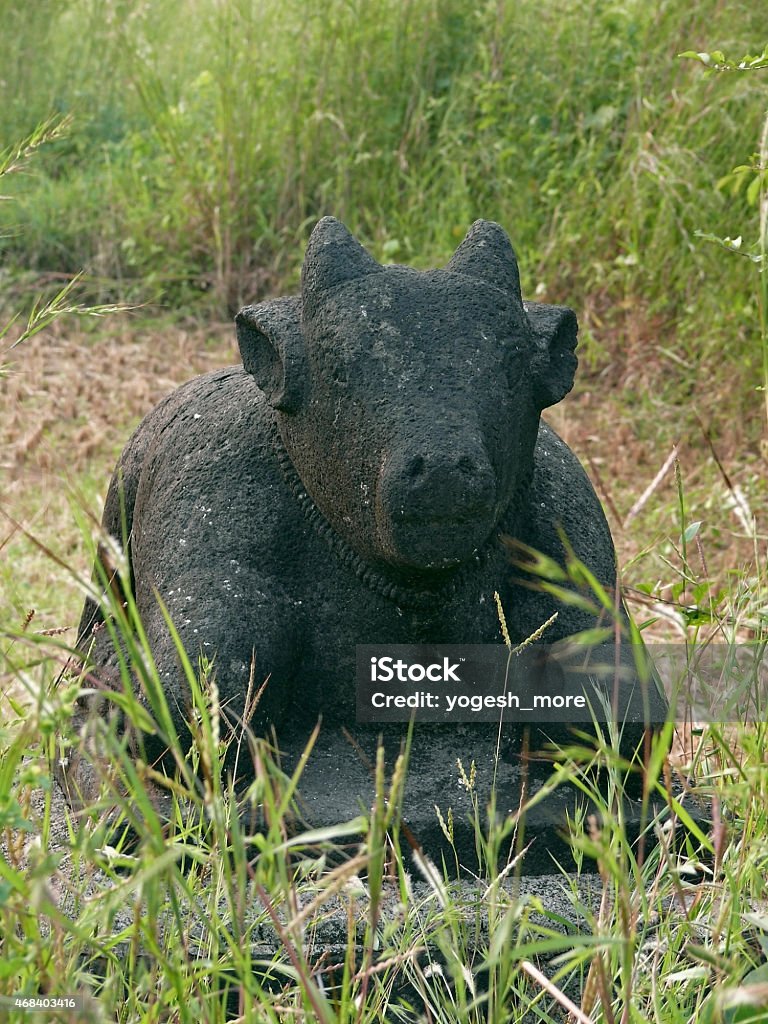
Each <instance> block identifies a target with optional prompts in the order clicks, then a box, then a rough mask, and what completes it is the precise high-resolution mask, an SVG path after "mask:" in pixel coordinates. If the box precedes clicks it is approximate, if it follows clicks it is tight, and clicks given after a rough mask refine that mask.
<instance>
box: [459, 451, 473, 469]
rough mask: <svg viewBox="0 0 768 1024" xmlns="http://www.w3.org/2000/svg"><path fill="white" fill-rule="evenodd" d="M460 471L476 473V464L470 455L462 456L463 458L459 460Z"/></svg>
mask: <svg viewBox="0 0 768 1024" xmlns="http://www.w3.org/2000/svg"><path fill="white" fill-rule="evenodd" d="M459 469H460V470H461V472H462V473H467V474H469V473H474V471H475V463H474V462H473V460H472V459H471V458H470V456H469V455H462V456H461V458H460V459H459Z"/></svg>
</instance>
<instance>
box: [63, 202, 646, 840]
mask: <svg viewBox="0 0 768 1024" xmlns="http://www.w3.org/2000/svg"><path fill="white" fill-rule="evenodd" d="M237 332H238V341H239V344H240V350H241V354H242V359H243V366H242V367H240V366H238V367H232V368H230V369H226V370H223V371H219V372H216V373H211V374H207V375H205V376H203V377H199V378H197V379H195V380H193V381H190V382H189V383H188V384H186V385H185V386H184V387H182V388H180V389H179V390H178V391H176V392H174V393H173V394H172V395H170V396H169V397H168V398H167V399H165V401H164V402H162V403H161V404H160V405H159V406H158V407H157V408H156V409H155V410H154V411H153V412H151V413H150V414H149V415H148V416H147V418H146V419H145V420H144V421H143V423H142V424H141V425H140V426H139V428H138V429H137V431H136V432H135V434H134V435H133V437H132V438H131V440H130V441H129V443H128V445H127V447H126V449H125V451H124V452H123V455H122V457H121V459H120V463H119V465H118V468H117V470H116V473H115V476H114V479H113V481H112V485H111V487H110V490H109V494H108V497H107V502H106V507H105V513H104V526H105V528H106V529H107V530H108V531H109V532H110V533H111V534H113V535H114V536H115V537H117V538H121V537H123V534H124V526H123V524H125V530H127V537H128V541H129V555H130V564H131V570H132V583H133V587H134V591H135V596H136V601H137V605H138V608H139V610H140V612H141V615H142V618H143V622H144V626H145V629H146V632H147V636H148V638H149V642H150V644H151V647H152V651H153V654H154V659H155V662H156V664H157V666H158V669H159V673H160V676H161V679H162V682H163V685H164V687H165V690H166V692H167V694H168V696H169V699H170V703H171V706H172V708H173V710H174V714H175V716H176V721H177V725H178V727H179V728H180V729H182V730H183V725H184V720H185V717H186V713H187V709H188V706H189V694H188V688H187V683H186V681H185V678H184V675H183V673H182V672H181V671H180V668H179V658H178V652H177V650H176V649H175V647H174V643H173V641H172V639H171V636H170V633H169V630H168V628H167V625H166V622H165V620H164V617H163V613H162V611H161V609H160V607H159V605H158V602H157V599H156V594H157V595H159V596H160V597H161V598H162V601H163V602H164V603H165V605H166V606H167V608H168V610H169V612H170V614H171V616H172V618H173V620H174V623H175V625H176V628H177V629H178V632H179V635H180V637H181V640H182V642H183V644H184V646H185V648H186V650H187V652H188V653H189V654H190V656H191V657H192V659H193V661H195V660H196V659H197V658H198V656H199V655H200V654H203V655H205V656H207V657H208V658H213V659H214V666H215V673H216V679H217V683H218V688H219V694H220V697H221V701H222V704H223V705H224V706H225V707H226V709H227V713H228V714H229V716H230V717H231V718H233V719H237V718H238V716H240V715H242V713H243V705H244V699H245V694H246V691H247V689H248V682H249V676H250V673H251V668H252V664H253V666H254V678H255V681H256V683H257V684H260V683H261V682H262V681H263V680H265V679H267V678H268V679H269V682H268V685H267V687H266V690H265V692H264V695H263V697H262V699H261V702H260V704H259V706H258V709H257V712H256V716H255V718H254V720H253V723H252V724H253V726H254V727H255V728H256V729H257V730H263V729H266V728H269V727H274V728H275V729H276V730H277V733H278V736H279V739H280V745H281V747H282V748H283V749H284V750H286V752H287V755H288V759H289V760H290V757H291V754H292V753H293V754H295V753H296V751H297V750H298V749H301V746H303V742H304V740H305V739H306V736H307V734H308V731H309V730H310V729H311V727H312V726H313V725H314V723H315V722H316V720H317V719H318V716H322V718H323V723H324V727H323V737H325V739H323V740H322V742H321V748H322V749H320V751H319V753H318V755H317V757H316V761H315V762H314V763H317V764H320V763H321V762H322V759H323V757H325V762H326V764H327V763H328V761H329V758H330V759H333V758H334V757H347V758H349V759H350V761H351V759H352V756H353V755H352V754H350V753H349V752H348V748H346V747H343V745H342V743H341V741H340V739H339V731H338V730H339V728H340V727H341V726H347V727H350V728H352V731H355V730H354V716H355V711H354V708H355V703H354V701H355V693H354V677H355V675H354V674H355V646H356V644H361V643H368V644H375V643H390V644H391V643H397V644H409V643H473V644H478V643H481V644H493V643H500V642H501V637H500V631H499V622H498V617H497V610H496V605H495V603H494V599H493V595H494V592H498V594H499V595H500V597H501V601H502V604H503V607H504V609H505V612H506V616H507V623H508V626H509V631H510V634H511V639H512V641H513V642H521V641H523V640H525V639H526V638H527V637H529V636H530V635H531V634H533V633H534V632H535V631H536V630H537V629H539V627H541V625H542V624H543V623H544V622H545V621H546V620H548V619H549V618H550V617H551V616H552V615H553V613H554V612H555V611H557V612H558V618H557V620H556V622H555V623H554V624H553V625H552V626H551V628H550V629H549V630H548V632H547V636H546V639H547V640H548V641H550V642H551V641H556V640H559V639H562V638H565V637H568V636H571V635H573V634H574V633H577V632H579V631H581V630H584V629H588V628H590V627H592V626H594V625H595V619H594V617H593V616H592V615H591V614H589V613H588V612H587V611H585V610H583V609H582V608H580V607H578V606H576V605H572V604H571V605H567V604H558V603H557V602H556V601H555V600H554V599H553V598H552V597H551V596H550V595H548V594H547V593H544V592H542V591H541V590H536V589H531V588H530V587H529V586H527V585H526V583H527V582H529V581H527V580H526V574H525V572H524V571H522V570H521V569H520V567H519V566H517V567H516V566H514V565H513V564H512V561H511V559H510V549H509V544H508V541H509V540H510V538H511V539H514V541H515V542H520V543H522V544H524V545H527V546H528V547H530V548H533V549H536V550H538V551H540V552H543V553H544V554H546V555H547V556H549V557H550V558H552V559H554V560H555V561H556V562H562V561H563V557H564V548H563V542H562V537H563V536H564V537H567V540H568V543H569V544H570V545H571V547H572V549H573V551H574V552H575V554H576V556H577V557H578V558H579V559H581V560H582V561H583V562H584V563H585V564H586V565H587V566H588V568H589V569H590V571H591V572H592V574H593V575H594V577H595V578H596V579H597V580H598V581H599V582H600V583H601V584H602V586H603V587H605V588H606V589H607V590H608V591H609V592H610V591H612V590H613V588H614V585H615V563H614V551H613V545H612V542H611V537H610V533H609V530H608V526H607V524H606V521H605V517H604V515H603V512H602V509H601V508H600V504H599V502H598V500H597V497H596V496H595V493H594V491H593V489H592V486H591V484H590V483H589V480H588V479H587V477H586V475H585V473H584V471H583V469H582V468H581V466H580V465H579V462H578V460H577V459H576V457H575V456H574V455H573V453H572V452H571V451H570V450H569V449H568V447H567V446H566V445H565V444H564V443H563V441H562V440H561V439H560V438H559V437H558V436H557V435H556V434H555V432H554V431H553V430H552V429H551V428H550V427H549V426H547V425H546V424H545V423H543V422H542V421H541V420H540V413H541V410H542V409H544V408H546V407H547V406H550V405H552V404H554V403H556V402H558V401H559V400H560V399H561V398H563V397H564V395H565V394H567V392H568V391H569V390H570V388H571V386H572V383H573V375H574V372H575V369H576V357H575V354H574V349H575V347H576V333H577V326H576V318H575V316H574V314H573V312H572V311H571V310H569V309H566V308H563V307H558V306H544V305H540V304H536V303H529V304H525V303H523V301H522V297H521V294H520V285H519V278H518V269H517V263H516V259H515V255H514V252H513V250H512V247H511V245H510V243H509V240H508V238H507V236H506V234H505V233H504V231H503V230H502V229H501V228H500V227H499V226H498V225H496V224H493V223H490V222H486V221H477V222H476V223H475V224H474V225H473V227H472V228H471V230H470V231H469V233H468V235H467V237H466V239H465V240H464V242H463V243H462V244H461V246H459V248H458V250H457V251H456V253H455V254H454V256H453V258H452V259H451V261H450V263H449V264H448V265H447V267H446V268H445V269H441V270H431V271H427V272H417V271H415V270H412V269H410V268H407V267H384V266H381V265H380V264H378V263H377V262H376V261H375V260H374V259H373V258H372V257H371V256H370V255H369V254H368V253H367V252H366V251H365V250H364V249H363V248H362V247H361V246H360V245H359V243H358V242H356V241H355V240H354V239H353V238H352V236H351V235H350V234H349V232H348V231H347V230H346V228H345V227H344V226H343V225H342V224H340V223H339V222H338V221H336V220H334V219H333V218H324V219H323V220H322V221H320V223H319V224H318V225H317V227H316V228H315V231H314V232H313V234H312V237H311V239H310V242H309V246H308V249H307V253H306V258H305V262H304V268H303V273H302V288H301V295H300V296H298V297H295V298H280V299H275V300H272V301H269V302H265V303H262V304H261V305H258V306H248V307H246V308H245V309H243V310H241V312H240V313H239V314H238V317H237ZM101 615H102V613H101V611H100V610H99V608H97V607H96V605H95V604H94V603H93V602H88V603H87V604H86V607H85V609H84V612H83V617H82V621H81V627H80V635H81V641H80V643H81V646H82V647H85V646H87V644H88V640H89V637H90V635H91V631H92V627H93V626H94V624H98V623H99V622H100V621H101ZM92 657H93V660H94V662H95V664H96V667H97V669H98V670H100V671H102V672H106V673H107V674H108V673H109V671H110V667H111V669H112V670H114V666H115V653H114V651H113V650H111V649H110V646H109V641H108V634H107V631H106V630H105V629H102V630H100V631H97V634H96V636H95V643H94V646H93V651H92ZM649 699H650V702H651V706H650V712H651V719H652V720H654V721H658V720H659V719H660V718H663V716H664V701H663V699H662V698H661V697H660V696H659V695H658V693H657V692H656V691H654V692H653V693H651V694H650V695H649ZM627 713H628V716H629V718H630V719H631V720H632V721H633V723H634V725H633V728H632V729H630V730H627V732H626V734H625V737H626V741H627V743H628V744H629V742H631V741H632V740H636V739H637V737H638V735H639V733H640V732H641V731H642V727H643V709H642V702H641V701H634V702H630V707H629V708H628V709H627ZM440 728H442V729H443V732H442V733H439V734H438V733H436V732H435V731H434V730H433V729H430V728H429V727H426V726H420V727H417V729H416V731H415V734H414V744H413V757H412V773H411V774H412V779H415V780H416V781H415V783H414V785H418V784H419V780H420V781H421V782H422V783H423V788H422V790H421V791H420V792H416V791H414V792H413V795H412V800H413V802H414V806H415V807H423V808H426V809H427V810H428V811H429V815H430V816H432V815H433V810H432V807H433V804H434V803H442V802H443V801H441V800H440V799H439V797H440V794H441V791H442V790H443V788H444V784H445V783H444V780H445V774H446V772H451V773H452V771H453V767H452V766H453V764H455V758H456V757H457V756H462V757H464V758H465V759H467V760H469V759H471V758H472V757H473V756H475V755H476V753H478V751H477V749H476V741H477V744H479V745H480V747H482V749H483V750H484V751H486V753H487V752H488V750H489V749H490V747H491V746H492V745H493V744H495V739H496V729H495V728H493V727H488V729H486V730H485V733H484V734H483V736H481V734H480V732H477V731H476V732H475V733H474V734H473V737H472V739H471V742H468V743H467V744H466V745H465V742H464V741H465V739H466V737H467V735H468V734H467V732H466V730H464V731H463V732H462V731H461V730H458V731H456V732H455V734H454V735H453V736H452V735H451V733H450V727H447V726H442V727H440ZM446 730H447V731H446ZM403 732H404V728H403V729H401V730H400V733H399V734H398V735H402V733H403ZM358 734H359V735H360V736H361V737H362V741H361V742H362V745H363V746H364V747H366V749H367V751H368V753H371V752H372V748H374V747H375V730H372V729H370V728H369V729H368V730H367V731H366V730H358ZM491 734H492V735H491ZM390 738H391V736H390ZM436 743H438V744H439V748H438V747H436V746H435V744H436ZM323 744H325V746H324V747H323ZM473 745H474V746H473ZM437 749H439V750H440V751H441V753H440V754H439V757H438V758H437V760H435V758H434V757H432V758H431V759H430V756H429V755H430V752H432V753H434V752H435V750H437ZM323 750H324V753H323ZM502 750H503V759H505V760H506V762H507V764H508V765H509V766H511V767H510V768H509V770H507V771H506V772H505V773H502V776H503V785H504V786H505V787H506V789H507V792H505V794H504V799H503V801H502V802H504V803H508V804H509V805H510V806H516V805H517V800H518V798H519V787H518V785H517V783H516V781H515V780H516V779H517V778H518V776H519V765H518V764H517V763H516V761H515V758H516V757H517V756H518V754H519V739H518V736H517V732H516V730H514V729H507V728H505V730H504V735H503V737H502ZM154 753H157V754H160V753H161V751H160V750H157V751H154ZM449 753H450V755H451V756H450V757H449V756H448V755H449ZM482 756H483V755H480V757H481V758H482ZM477 759H478V758H477V757H476V760H477ZM446 760H447V761H448V762H449V763H446ZM240 767H241V768H243V767H244V765H243V763H242V761H241V765H240ZM311 770H312V769H311V768H310V772H311ZM483 770H486V767H485V766H484V768H483ZM318 771H319V774H318V775H317V779H318V780H320V781H319V782H318V783H317V784H315V783H311V782H308V787H309V788H312V787H313V786H314V787H315V789H316V791H317V801H318V804H319V805H321V804H322V803H323V798H322V795H321V793H322V778H324V777H325V776H324V775H323V772H324V771H325V769H322V770H320V769H318ZM419 773H421V774H419ZM353 774H354V772H353ZM308 778H309V776H308ZM355 785H356V784H355V783H353V782H351V781H350V780H349V779H346V780H345V782H344V788H343V790H341V791H340V792H339V793H337V794H336V797H339V799H338V800H335V797H334V798H333V799H332V794H329V799H328V800H327V801H326V810H327V808H328V807H330V806H331V805H333V807H334V808H336V805H337V804H338V810H339V812H341V810H342V806H341V805H342V804H344V805H345V806H348V807H349V808H350V811H349V812H348V813H347V814H346V817H349V815H350V813H353V812H354V809H355V807H356V804H357V800H358V798H359V797H361V796H362V794H361V793H360V792H359V791H357V792H356V791H355ZM318 786H319V789H318ZM331 786H332V784H330V785H329V788H331ZM334 800H335V802H334ZM405 813H406V818H407V817H408V813H409V811H408V808H406V812H405ZM318 814H319V817H320V818H322V819H324V818H325V817H326V815H325V812H324V810H323V808H322V807H318ZM425 820H426V819H425ZM430 820H432V818H430Z"/></svg>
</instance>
